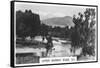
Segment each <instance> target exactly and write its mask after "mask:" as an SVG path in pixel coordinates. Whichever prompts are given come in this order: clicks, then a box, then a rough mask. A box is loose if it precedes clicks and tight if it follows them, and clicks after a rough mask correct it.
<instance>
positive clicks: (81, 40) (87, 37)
mask: <svg viewBox="0 0 100 68" xmlns="http://www.w3.org/2000/svg"><path fill="white" fill-rule="evenodd" d="M78 15H79V17H76V16H75V15H74V17H73V22H74V24H75V27H74V29H73V33H72V35H71V41H72V47H74V48H75V47H82V48H83V53H84V55H86V54H90V55H93V54H94V45H95V29H94V25H95V9H86V11H85V12H84V14H81V13H79V14H78Z"/></svg>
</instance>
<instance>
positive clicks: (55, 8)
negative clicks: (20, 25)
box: [15, 2, 92, 20]
mask: <svg viewBox="0 0 100 68" xmlns="http://www.w3.org/2000/svg"><path fill="white" fill-rule="evenodd" d="M86 8H92V7H86V6H75V5H57V4H43V3H26V2H15V11H18V10H21V11H23V12H25V10H26V9H27V10H31V11H32V12H33V13H36V14H39V16H40V20H45V19H48V18H54V17H65V16H70V17H73V15H76V16H77V15H78V13H79V12H81V13H84V11H85V10H86Z"/></svg>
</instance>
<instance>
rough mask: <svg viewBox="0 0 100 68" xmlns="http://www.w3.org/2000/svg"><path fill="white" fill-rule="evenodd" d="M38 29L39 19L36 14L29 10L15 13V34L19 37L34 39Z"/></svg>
mask: <svg viewBox="0 0 100 68" xmlns="http://www.w3.org/2000/svg"><path fill="white" fill-rule="evenodd" d="M39 27H40V18H39V15H38V14H35V13H32V11H31V10H29V11H28V10H25V12H22V11H16V34H17V36H19V37H22V38H25V37H27V36H31V37H34V36H35V35H37V34H38V31H39Z"/></svg>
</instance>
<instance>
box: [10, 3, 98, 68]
mask: <svg viewBox="0 0 100 68" xmlns="http://www.w3.org/2000/svg"><path fill="white" fill-rule="evenodd" d="M12 7H13V8H14V9H13V18H12V19H13V22H12V23H11V24H12V26H13V31H12V32H13V34H14V36H13V38H14V39H13V41H12V42H13V45H11V47H12V48H13V49H12V50H11V51H13V52H12V53H13V54H11V56H12V55H13V60H12V61H13V62H14V63H13V64H14V66H24V65H25V66H27V65H46V64H59V63H65V64H67V63H81V62H92V61H94V62H96V61H97V46H98V44H97V41H98V40H97V31H98V25H97V23H98V21H97V6H95V5H90V6H89V5H74V4H60V3H58V4H57V3H42V2H24V1H22V2H20V1H13V6H12ZM11 59H12V58H11Z"/></svg>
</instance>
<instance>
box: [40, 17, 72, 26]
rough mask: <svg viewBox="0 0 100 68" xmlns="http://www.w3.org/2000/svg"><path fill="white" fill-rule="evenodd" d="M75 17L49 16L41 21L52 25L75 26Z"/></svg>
mask: <svg viewBox="0 0 100 68" xmlns="http://www.w3.org/2000/svg"><path fill="white" fill-rule="evenodd" d="M72 20H73V18H72V17H70V16H65V17H53V18H48V19H45V20H42V21H41V22H42V23H44V24H46V25H50V26H61V27H64V26H70V27H71V26H74V23H73V21H72Z"/></svg>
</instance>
